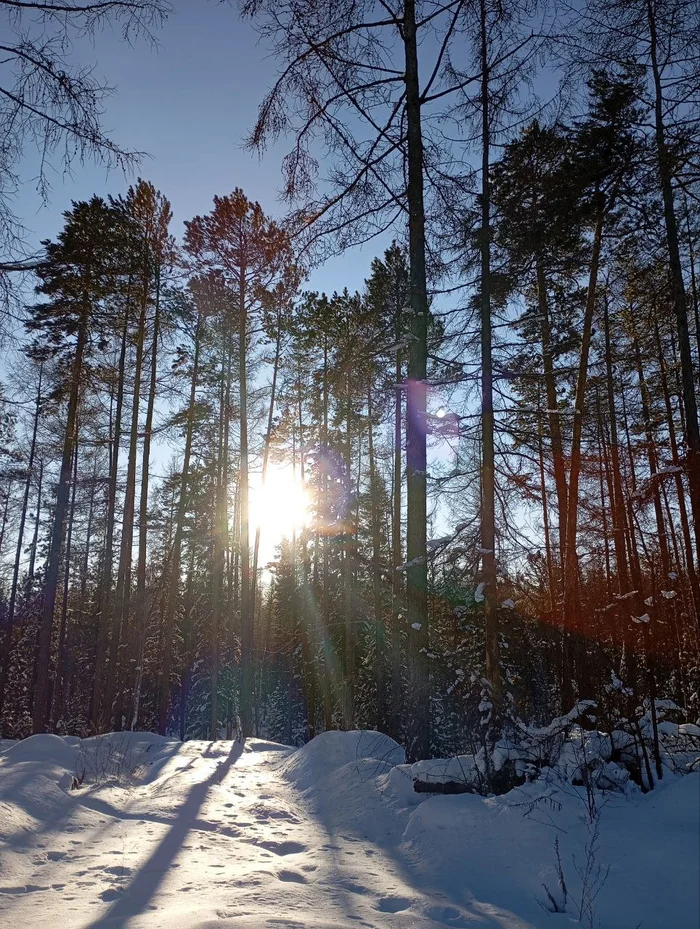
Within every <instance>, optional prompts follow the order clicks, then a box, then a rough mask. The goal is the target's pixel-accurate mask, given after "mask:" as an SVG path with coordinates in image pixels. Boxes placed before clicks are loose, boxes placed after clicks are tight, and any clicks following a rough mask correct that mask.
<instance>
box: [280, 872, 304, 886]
mask: <svg viewBox="0 0 700 929" xmlns="http://www.w3.org/2000/svg"><path fill="white" fill-rule="evenodd" d="M277 877H278V878H279V879H280V880H281V881H285V882H287V883H292V884H306V883H307V879H306V878H305V877H304V875H303V874H300V873H299V872H298V871H289V870H287V869H286V868H285V869H283V870H282V871H278V872H277Z"/></svg>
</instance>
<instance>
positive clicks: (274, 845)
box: [255, 842, 308, 855]
mask: <svg viewBox="0 0 700 929" xmlns="http://www.w3.org/2000/svg"><path fill="white" fill-rule="evenodd" d="M255 844H256V845H259V846H260V847H261V848H266V849H268V851H271V852H273V853H274V854H275V855H300V854H301V853H302V852H305V851H308V849H307V846H306V845H302V844H301V842H256V843H255Z"/></svg>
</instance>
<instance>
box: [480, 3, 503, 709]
mask: <svg viewBox="0 0 700 929" xmlns="http://www.w3.org/2000/svg"><path fill="white" fill-rule="evenodd" d="M479 16H480V29H479V31H480V42H481V54H480V60H481V100H480V103H481V564H482V569H483V583H484V588H483V594H484V635H485V645H486V654H485V670H486V679H487V680H488V682H489V684H490V685H491V693H492V699H493V701H494V703H495V704H496V706H497V707H498V705H499V703H500V699H501V666H500V656H499V643H498V603H497V599H496V598H497V590H496V472H495V450H494V413H493V359H492V331H491V183H490V175H489V169H490V153H491V112H490V99H489V91H490V88H489V80H490V72H489V58H488V29H487V22H486V0H480V2H479Z"/></svg>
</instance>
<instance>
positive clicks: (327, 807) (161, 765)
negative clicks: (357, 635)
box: [0, 732, 700, 929]
mask: <svg viewBox="0 0 700 929" xmlns="http://www.w3.org/2000/svg"><path fill="white" fill-rule="evenodd" d="M402 761H403V752H402V750H401V749H400V748H399V746H397V745H396V744H395V743H393V742H391V740H389V739H387V738H385V737H384V736H378V735H377V734H376V733H336V732H334V733H326V734H324V735H323V736H320V737H319V738H317V739H315V740H314V741H313V742H311V743H309V745H307V746H305V747H304V748H302V749H299V750H297V751H292V750H291V749H288V748H284V747H283V746H279V745H275V744H272V743H269V742H262V741H260V740H256V739H251V740H249V741H248V742H247V743H246V745H245V746H242V745H240V744H238V743H235V742H234V743H231V742H214V743H210V742H186V743H184V744H182V743H180V742H176V741H171V740H168V739H163V738H160V737H158V736H154V735H150V734H146V733H134V734H126V735H125V734H120V735H110V736H104V737H98V738H96V739H88V740H84V741H82V742H80V741H79V740H78V739H60V738H58V737H57V736H51V735H46V736H35V737H33V738H31V739H27V740H25V741H23V742H19V743H16V744H12V743H7V742H6V743H2V744H0V926H2V927H3V929H4V927H8V929H9V927H17V929H41V927H50V929H72V927H80V929H91V927H98V926H105V927H129V929H146V927H149V929H156V927H163V929H166V927H167V929H204V927H207V929H214V927H217V929H227V927H230V929H263V927H276V929H326V927H328V929H331V927H332V929H351V927H359V926H362V927H382V929H383V927H396V929H399V927H401V929H413V927H415V929H445V927H458V929H468V927H475V929H526V927H528V929H531V927H537V929H564V927H571V926H572V925H578V924H579V923H578V904H579V901H580V896H581V887H582V880H581V878H580V876H579V873H577V872H580V873H583V871H584V868H585V863H586V851H585V847H586V844H587V842H589V840H590V829H589V828H588V827H587V826H586V810H585V804H584V802H583V796H584V795H583V794H582V793H581V792H580V791H579V790H577V789H576V788H565V789H562V790H557V791H554V792H553V791H552V789H551V788H549V787H546V786H545V785H543V784H541V783H534V784H528V785H525V786H524V787H523V788H519V789H516V790H514V791H511V792H510V793H509V794H507V795H505V796H502V797H498V798H489V799H483V798H481V797H478V796H474V795H461V796H452V797H448V796H444V797H431V798H426V795H424V794H421V795H418V794H415V793H414V792H413V790H412V783H411V779H410V777H409V769H407V768H405V767H396V765H399V764H400V763H401V762H402ZM83 775H84V776H83ZM81 777H82V783H80V785H74V786H76V789H71V784H72V782H73V779H74V778H76V780H79V779H81ZM699 809H700V775H698V774H691V775H688V776H686V777H683V778H675V779H672V780H670V781H665V782H664V783H663V786H662V787H661V788H660V789H659V790H655V791H654V792H653V793H651V794H649V795H647V796H642V795H641V794H637V795H636V796H632V797H629V796H627V797H623V796H621V795H616V796H614V798H613V799H611V800H609V801H608V802H607V803H606V804H605V806H604V807H603V810H602V813H601V816H600V841H599V846H600V847H599V850H598V852H597V856H596V860H595V861H594V862H593V863H592V864H593V866H594V868H599V869H600V870H599V871H598V872H597V873H598V874H599V875H602V874H604V873H605V872H606V871H607V869H608V868H609V874H608V877H607V881H606V882H605V884H604V886H603V887H602V889H601V890H600V893H599V895H598V897H597V899H596V900H595V903H594V909H595V913H594V922H593V925H595V926H600V927H601V929H696V927H697V926H698V925H700V901H699V895H700V892H699V890H698V875H699V873H700V871H699V869H700V861H699V846H700V838H699V837H700V826H699V822H698V820H699ZM555 838H557V839H558V844H559V850H560V857H561V862H562V868H563V871H564V876H565V878H566V882H567V885H568V891H569V900H568V904H567V911H566V912H564V913H550V912H547V911H546V910H545V909H544V908H543V906H542V905H540V903H539V902H538V901H542V902H545V901H546V892H545V891H544V889H543V885H544V884H546V885H547V886H548V887H549V888H550V891H551V892H552V893H553V896H554V897H555V899H558V898H559V897H558V895H559V893H560V892H559V889H558V885H557V876H556V871H555V862H556V858H555V852H554V840H555ZM574 858H575V862H574ZM594 873H596V872H595V871H594ZM583 925H587V922H586V921H584V923H583Z"/></svg>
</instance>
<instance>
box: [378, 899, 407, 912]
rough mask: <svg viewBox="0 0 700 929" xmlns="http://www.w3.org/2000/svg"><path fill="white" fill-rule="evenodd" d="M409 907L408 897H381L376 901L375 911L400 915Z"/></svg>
mask: <svg viewBox="0 0 700 929" xmlns="http://www.w3.org/2000/svg"><path fill="white" fill-rule="evenodd" d="M410 905H411V901H410V900H409V899H408V897H382V898H381V899H380V900H377V909H378V910H379V911H380V913H400V912H401V911H402V910H407V909H408V908H409V906H410Z"/></svg>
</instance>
